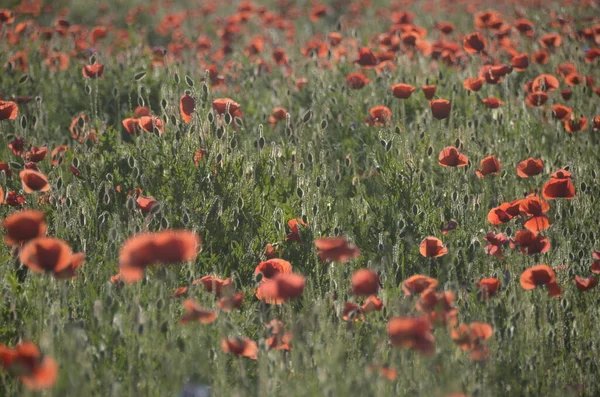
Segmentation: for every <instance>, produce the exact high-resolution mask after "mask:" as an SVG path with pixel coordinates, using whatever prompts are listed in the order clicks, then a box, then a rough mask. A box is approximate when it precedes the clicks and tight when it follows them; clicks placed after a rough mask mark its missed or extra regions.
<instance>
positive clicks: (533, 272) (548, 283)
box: [520, 265, 561, 296]
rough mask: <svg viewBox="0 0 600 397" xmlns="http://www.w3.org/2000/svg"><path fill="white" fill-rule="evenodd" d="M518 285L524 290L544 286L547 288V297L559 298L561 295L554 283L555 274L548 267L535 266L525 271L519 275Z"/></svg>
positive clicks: (558, 287)
mask: <svg viewBox="0 0 600 397" xmlns="http://www.w3.org/2000/svg"><path fill="white" fill-rule="evenodd" d="M520 283H521V287H522V288H523V289H524V290H532V289H534V288H536V287H541V286H545V287H547V288H548V295H550V296H560V294H561V288H560V286H559V285H558V284H557V283H556V273H555V272H554V270H552V268H551V267H550V266H548V265H536V266H533V267H530V268H529V269H526V270H525V271H524V272H523V273H522V274H521V279H520Z"/></svg>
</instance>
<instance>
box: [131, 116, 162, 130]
mask: <svg viewBox="0 0 600 397" xmlns="http://www.w3.org/2000/svg"><path fill="white" fill-rule="evenodd" d="M138 126H139V127H140V128H141V129H142V130H144V131H146V132H149V133H152V132H154V128H155V127H156V129H157V130H158V133H159V134H162V133H163V132H165V129H164V127H165V123H164V121H162V120H161V119H160V118H158V117H156V116H142V117H140V118H139V119H138Z"/></svg>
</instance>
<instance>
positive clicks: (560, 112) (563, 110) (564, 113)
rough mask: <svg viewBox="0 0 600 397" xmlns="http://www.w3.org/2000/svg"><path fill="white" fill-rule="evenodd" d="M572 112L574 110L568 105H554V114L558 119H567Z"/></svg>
mask: <svg viewBox="0 0 600 397" xmlns="http://www.w3.org/2000/svg"><path fill="white" fill-rule="evenodd" d="M572 113H573V110H572V109H571V108H570V107H568V106H565V105H560V104H556V105H552V114H553V115H554V118H556V119H558V120H567V119H568V118H569V116H570V115H571V114H572Z"/></svg>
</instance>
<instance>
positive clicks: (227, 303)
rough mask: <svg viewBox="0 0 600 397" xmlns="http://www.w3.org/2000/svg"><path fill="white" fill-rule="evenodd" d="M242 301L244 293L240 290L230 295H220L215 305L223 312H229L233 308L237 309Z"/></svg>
mask: <svg viewBox="0 0 600 397" xmlns="http://www.w3.org/2000/svg"><path fill="white" fill-rule="evenodd" d="M243 303H244V293H243V292H241V291H238V292H235V293H234V294H232V295H227V296H224V297H222V298H221V299H219V300H218V301H217V306H218V307H219V309H221V310H223V311H224V312H229V311H231V310H233V309H239V308H241V307H242V304H243Z"/></svg>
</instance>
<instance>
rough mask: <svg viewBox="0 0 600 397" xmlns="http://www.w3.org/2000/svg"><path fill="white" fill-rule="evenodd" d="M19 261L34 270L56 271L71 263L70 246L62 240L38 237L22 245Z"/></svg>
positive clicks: (38, 271)
mask: <svg viewBox="0 0 600 397" xmlns="http://www.w3.org/2000/svg"><path fill="white" fill-rule="evenodd" d="M19 258H20V260H21V262H22V263H23V264H24V265H25V266H27V267H28V268H29V269H31V270H32V271H34V272H37V273H41V272H44V271H47V272H54V273H58V272H60V271H62V270H64V269H66V268H68V267H69V266H70V265H71V261H72V252H71V248H70V247H69V245H68V244H67V243H65V242H64V241H62V240H60V239H57V238H53V237H38V238H36V239H33V240H31V241H29V242H28V243H27V244H25V246H24V247H23V250H22V251H21V254H20V256H19Z"/></svg>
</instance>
